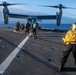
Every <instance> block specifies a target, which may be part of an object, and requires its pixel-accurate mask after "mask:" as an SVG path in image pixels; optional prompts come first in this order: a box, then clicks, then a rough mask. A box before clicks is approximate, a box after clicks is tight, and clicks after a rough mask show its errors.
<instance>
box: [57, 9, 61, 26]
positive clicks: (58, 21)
mask: <svg viewBox="0 0 76 75" xmlns="http://www.w3.org/2000/svg"><path fill="white" fill-rule="evenodd" d="M61 18H62V10H58V11H57V12H56V23H57V26H60V24H61Z"/></svg>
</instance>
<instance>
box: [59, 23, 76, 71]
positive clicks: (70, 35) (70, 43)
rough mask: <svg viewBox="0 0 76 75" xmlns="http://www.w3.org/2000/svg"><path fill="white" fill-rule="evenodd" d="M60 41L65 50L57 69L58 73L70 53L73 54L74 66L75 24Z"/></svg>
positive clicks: (75, 51)
mask: <svg viewBox="0 0 76 75" xmlns="http://www.w3.org/2000/svg"><path fill="white" fill-rule="evenodd" d="M62 40H63V41H64V43H65V44H66V50H65V51H63V57H62V58H61V64H60V67H59V70H60V71H62V70H63V68H64V65H65V63H66V61H67V58H68V56H69V54H70V52H72V53H73V57H74V62H75V65H76V23H74V24H72V27H71V30H69V31H68V32H67V33H66V35H65V38H62Z"/></svg>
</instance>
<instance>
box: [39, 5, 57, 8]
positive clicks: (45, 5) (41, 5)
mask: <svg viewBox="0 0 76 75" xmlns="http://www.w3.org/2000/svg"><path fill="white" fill-rule="evenodd" d="M40 6H41V7H53V8H58V6H48V5H40Z"/></svg>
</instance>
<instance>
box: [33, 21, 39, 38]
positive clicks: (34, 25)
mask: <svg viewBox="0 0 76 75" xmlns="http://www.w3.org/2000/svg"><path fill="white" fill-rule="evenodd" d="M37 27H38V23H37V22H36V21H35V20H32V32H33V38H37V33H36V28H37Z"/></svg>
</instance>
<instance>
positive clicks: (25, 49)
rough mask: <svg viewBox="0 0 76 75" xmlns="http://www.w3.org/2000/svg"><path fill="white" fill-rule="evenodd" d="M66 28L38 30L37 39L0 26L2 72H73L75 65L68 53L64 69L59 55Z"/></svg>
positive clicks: (9, 74)
mask: <svg viewBox="0 0 76 75" xmlns="http://www.w3.org/2000/svg"><path fill="white" fill-rule="evenodd" d="M65 34H66V31H64V32H61V31H53V30H52V31H51V30H50V31H46V30H37V38H36V39H33V38H32V37H31V35H32V33H30V34H21V33H16V32H14V30H13V28H0V74H1V75H55V74H56V75H76V66H75V64H74V59H73V56H72V54H70V56H69V58H68V60H67V62H66V64H65V66H64V70H63V71H59V65H60V58H61V57H62V52H63V51H64V50H65V44H64V43H63V41H62V37H64V36H65Z"/></svg>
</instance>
